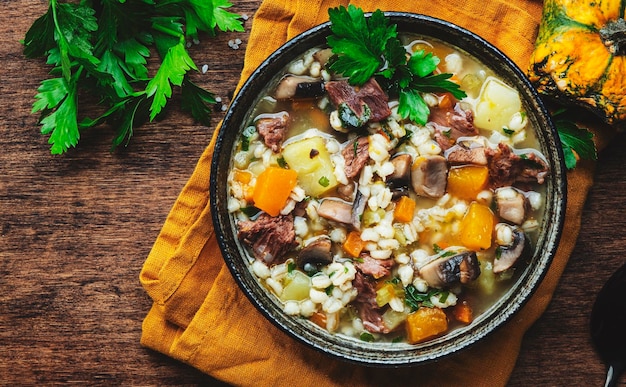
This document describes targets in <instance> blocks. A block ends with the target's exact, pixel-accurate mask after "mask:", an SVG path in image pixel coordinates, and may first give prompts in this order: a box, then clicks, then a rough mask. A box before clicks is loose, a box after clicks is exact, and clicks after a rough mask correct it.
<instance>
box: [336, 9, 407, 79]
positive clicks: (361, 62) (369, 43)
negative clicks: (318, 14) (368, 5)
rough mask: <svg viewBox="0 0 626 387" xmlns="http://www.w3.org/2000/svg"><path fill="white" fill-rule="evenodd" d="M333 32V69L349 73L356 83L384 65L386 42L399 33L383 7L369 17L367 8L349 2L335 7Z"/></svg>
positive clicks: (367, 77)
mask: <svg viewBox="0 0 626 387" xmlns="http://www.w3.org/2000/svg"><path fill="white" fill-rule="evenodd" d="M328 15H329V17H330V20H331V22H332V24H331V27H330V29H331V31H332V33H333V34H332V35H330V36H328V38H327V43H328V46H329V47H331V49H332V51H333V53H334V54H337V56H334V57H332V58H331V60H330V62H329V69H330V70H331V71H334V72H336V73H338V74H343V75H345V76H347V77H349V82H350V83H351V84H353V85H362V84H364V83H365V82H367V80H368V79H370V78H371V77H372V75H374V73H375V72H376V71H377V70H378V69H379V68H380V67H381V66H383V65H384V63H385V58H384V56H383V53H384V51H385V44H386V42H387V41H388V40H389V39H391V38H395V37H396V36H397V32H396V27H395V26H390V25H389V23H388V21H387V18H386V17H385V15H384V14H383V13H382V11H380V10H377V11H376V12H374V13H373V14H372V16H371V17H370V18H369V19H366V18H365V15H364V13H363V10H361V9H360V8H357V7H355V6H354V5H352V4H350V5H348V8H347V9H346V8H345V7H344V6H339V8H331V9H329V10H328Z"/></svg>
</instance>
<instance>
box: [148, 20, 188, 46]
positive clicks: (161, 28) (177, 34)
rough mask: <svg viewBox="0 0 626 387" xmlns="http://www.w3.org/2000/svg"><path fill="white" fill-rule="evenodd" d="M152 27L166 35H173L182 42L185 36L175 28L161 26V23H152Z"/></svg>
mask: <svg viewBox="0 0 626 387" xmlns="http://www.w3.org/2000/svg"><path fill="white" fill-rule="evenodd" d="M152 28H153V29H154V30H155V31H159V32H162V33H164V34H166V35H169V36H173V37H175V38H179V39H180V40H181V42H183V43H184V39H185V36H184V35H183V34H181V33H180V32H178V31H176V30H175V29H172V28H167V27H165V26H163V25H162V24H158V23H152Z"/></svg>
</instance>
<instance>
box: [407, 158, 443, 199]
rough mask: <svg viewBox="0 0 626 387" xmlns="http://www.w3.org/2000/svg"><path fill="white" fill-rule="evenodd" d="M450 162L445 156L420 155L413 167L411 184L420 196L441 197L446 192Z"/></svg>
mask: <svg viewBox="0 0 626 387" xmlns="http://www.w3.org/2000/svg"><path fill="white" fill-rule="evenodd" d="M447 184H448V163H447V162H446V159H445V158H444V157H443V156H422V157H418V158H417V159H416V160H415V162H414V163H413V166H412V167H411V185H412V187H413V190H414V191H415V193H416V194H418V195H419V196H426V197H429V198H440V197H442V196H443V194H445V193H446V185H447Z"/></svg>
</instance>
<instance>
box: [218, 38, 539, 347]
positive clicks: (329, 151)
mask: <svg viewBox="0 0 626 387" xmlns="http://www.w3.org/2000/svg"><path fill="white" fill-rule="evenodd" d="M402 39H403V43H404V44H406V46H405V47H406V49H407V52H408V53H411V52H413V51H415V50H422V49H423V50H426V51H427V52H432V53H433V54H434V55H436V56H437V57H439V58H440V59H441V62H440V64H439V68H438V70H440V71H441V72H445V73H451V74H452V78H451V79H453V80H454V81H455V82H457V83H459V84H460V85H461V88H462V89H463V90H464V91H465V93H466V94H467V97H465V98H463V99H461V100H456V99H455V98H454V97H452V96H451V95H449V94H448V93H426V94H424V95H423V98H424V100H425V101H426V103H427V104H428V106H429V109H430V116H429V121H428V123H426V124H425V125H420V124H417V123H415V122H411V121H410V120H408V119H403V118H402V117H401V116H400V115H399V114H398V112H397V105H398V102H397V97H396V96H393V95H392V96H387V95H386V94H385V95H384V98H385V99H387V98H388V101H387V107H388V109H389V113H390V114H389V115H388V117H385V118H384V119H382V120H377V121H372V120H370V121H368V122H367V123H364V122H359V123H358V124H356V125H354V124H352V123H353V121H350V120H354V119H355V116H357V117H356V119H359V117H358V114H357V113H355V108H353V107H350V106H349V105H350V103H353V102H351V101H350V98H355V99H356V100H357V105H358V104H359V103H360V104H361V105H364V106H365V107H364V110H365V111H366V112H367V114H368V115H369V114H370V113H371V115H372V116H375V115H376V114H377V113H378V112H377V111H376V109H377V107H376V106H374V105H375V103H371V102H370V103H371V104H372V105H371V106H370V105H368V104H367V103H366V102H363V101H371V99H372V98H380V95H379V94H376V91H375V90H374V97H372V96H369V95H366V96H365V97H362V96H360V94H359V93H365V91H364V90H365V89H367V88H368V87H369V86H365V85H364V86H363V87H362V88H348V89H349V93H351V94H350V96H349V97H348V98H347V100H346V101H347V102H345V104H347V105H348V108H349V109H350V110H349V111H347V110H346V105H345V104H344V103H343V102H342V103H339V104H338V103H337V101H336V100H337V97H336V95H333V93H334V92H333V91H332V87H331V86H333V85H334V86H337V85H338V86H337V87H344V88H345V84H343V83H341V82H342V79H341V77H339V76H338V75H336V74H329V73H327V72H326V70H324V64H325V61H326V59H327V58H328V55H329V53H328V49H325V48H323V47H320V48H316V49H314V50H311V51H308V52H307V53H305V54H304V55H303V56H302V57H301V58H298V59H297V60H295V61H294V62H292V63H291V64H290V65H289V66H287V67H286V68H285V70H284V74H278V75H277V78H276V81H275V82H274V83H273V84H271V85H269V86H268V89H267V90H266V92H265V93H266V95H264V96H263V97H262V98H261V99H260V102H259V103H258V104H257V106H255V107H254V109H253V113H252V114H251V119H250V122H249V123H248V126H247V128H246V129H245V130H244V131H243V134H242V136H241V141H240V142H239V143H238V144H237V147H236V149H235V151H234V155H233V164H232V170H231V173H230V175H229V182H228V184H229V192H230V199H229V203H228V207H229V211H230V212H231V213H232V215H233V217H234V218H235V220H236V222H237V224H238V230H239V238H240V239H241V240H242V241H243V242H244V244H245V245H246V246H248V248H249V264H250V270H252V272H253V273H254V274H255V276H256V277H257V278H258V280H259V281H260V283H261V284H262V285H263V286H264V287H265V288H266V289H267V291H268V292H269V293H271V294H273V296H274V297H275V298H276V300H277V302H280V303H281V304H282V305H283V310H284V311H285V313H286V314H288V315H293V316H294V318H298V317H299V318H306V319H308V320H310V321H311V323H312V324H316V325H318V326H320V327H321V328H323V329H326V330H328V331H330V332H336V333H338V334H343V335H347V336H350V337H355V338H360V339H361V340H367V341H381V342H396V341H399V342H408V343H410V344H415V343H418V342H422V341H427V340H430V339H432V338H433V337H438V336H441V335H444V334H446V333H448V332H450V331H451V330H453V329H455V328H456V327H459V326H463V325H467V324H471V322H472V321H473V320H474V319H475V318H476V317H477V316H479V315H480V314H481V313H482V312H483V311H485V310H486V309H487V308H488V307H489V306H490V305H492V304H493V303H494V302H495V301H496V300H497V299H498V298H499V297H501V295H502V294H503V293H504V292H506V290H507V289H508V288H509V287H510V285H511V284H512V283H513V281H514V277H515V272H516V270H517V269H518V268H519V267H520V266H523V265H526V264H527V262H526V261H527V259H528V258H530V256H531V255H532V251H533V247H532V246H533V245H534V243H535V241H536V238H537V233H538V228H539V225H540V223H541V219H542V216H543V211H544V207H543V201H544V199H545V190H544V188H543V182H544V179H545V178H547V176H548V173H549V171H548V167H547V164H546V162H545V158H544V157H543V156H542V155H541V153H540V152H539V150H538V148H539V144H538V142H537V138H536V137H535V136H536V134H535V130H534V128H533V127H532V123H530V122H529V121H528V120H527V118H526V114H525V112H524V107H523V106H522V104H521V101H520V98H519V94H518V93H517V91H515V90H514V89H513V88H511V87H510V86H508V85H507V84H506V83H505V82H504V81H502V80H501V79H499V78H498V75H497V74H495V73H494V72H493V71H492V70H491V69H490V68H488V67H487V66H485V65H484V64H481V63H480V62H478V61H477V60H476V59H474V58H472V57H470V56H469V55H468V54H466V53H465V52H463V51H460V50H459V49H456V48H454V47H452V46H449V45H447V44H445V43H442V42H440V41H437V40H434V39H431V38H428V39H424V38H422V37H419V36H413V35H410V34H405V35H404V36H402ZM294 79H295V80H296V81H297V82H296V83H297V85H298V86H296V87H295V88H294V87H291V86H290V87H285V85H288V84H289V83H290V82H291V81H293V80H294ZM298 82H299V83H298ZM333 83H334V84H333ZM300 84H302V85H300ZM370 86H371V85H370ZM285 88H286V89H289V90H290V91H289V92H290V93H291V94H289V92H288V93H287V96H285V95H284V94H283V92H284V90H283V89H285ZM371 88H372V89H376V87H375V86H372V87H371ZM294 90H295V91H294ZM298 90H300V91H298ZM294 93H295V94H294ZM359 98H361V99H359ZM368 98H369V99H368ZM356 109H357V110H358V106H357V108H356ZM382 110H385V109H384V107H383V109H382ZM346 112H347V113H346ZM433 322H434V323H433Z"/></svg>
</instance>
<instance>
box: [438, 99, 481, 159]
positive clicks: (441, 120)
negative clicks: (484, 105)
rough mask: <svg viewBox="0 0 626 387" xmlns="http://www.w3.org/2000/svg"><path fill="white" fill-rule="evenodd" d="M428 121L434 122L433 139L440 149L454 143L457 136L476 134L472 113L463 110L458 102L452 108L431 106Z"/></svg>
mask: <svg viewBox="0 0 626 387" xmlns="http://www.w3.org/2000/svg"><path fill="white" fill-rule="evenodd" d="M429 122H432V123H434V124H435V125H434V127H435V141H437V143H438V144H439V146H441V148H442V149H448V148H449V147H451V146H452V145H454V143H455V141H456V140H457V139H458V138H459V137H465V136H475V135H477V134H478V129H476V127H475V126H474V113H472V111H471V110H463V109H462V108H461V105H460V104H458V103H456V104H455V105H454V107H453V108H441V107H435V108H432V109H431V110H430V116H429Z"/></svg>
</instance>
